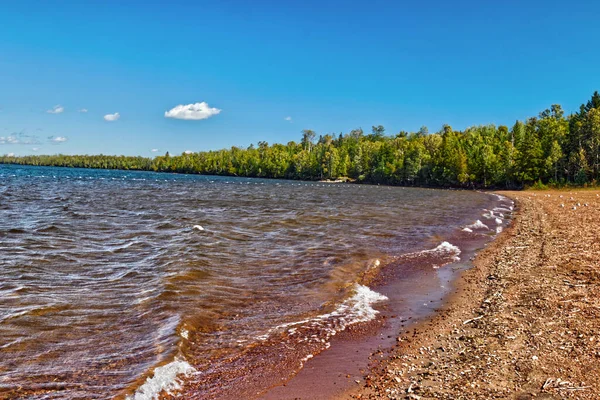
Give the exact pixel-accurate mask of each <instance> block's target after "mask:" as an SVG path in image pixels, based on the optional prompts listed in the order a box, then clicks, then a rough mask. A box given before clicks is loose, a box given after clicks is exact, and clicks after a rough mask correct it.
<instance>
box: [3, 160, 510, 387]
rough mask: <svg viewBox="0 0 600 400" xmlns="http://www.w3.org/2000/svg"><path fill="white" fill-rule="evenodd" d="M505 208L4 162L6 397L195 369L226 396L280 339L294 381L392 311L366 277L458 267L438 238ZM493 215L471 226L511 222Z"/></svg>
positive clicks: (417, 192)
mask: <svg viewBox="0 0 600 400" xmlns="http://www.w3.org/2000/svg"><path fill="white" fill-rule="evenodd" d="M491 202H492V198H491V197H490V196H489V195H486V194H482V193H476V192H469V191H444V190H428V189H408V188H397V187H383V186H364V185H348V184H326V183H306V182H294V181H276V180H260V179H244V178H226V177H209V176H197V175H174V174H157V173H149V172H126V171H105V170H85V169H71V168H48V167H43V168H42V167H22V166H0V276H1V277H2V279H1V281H0V397H6V398H18V397H23V398H32V399H38V398H39V399H42V398H44V399H47V398H61V399H79V398H81V399H83V398H86V399H91V398H114V397H119V396H120V397H124V396H126V395H130V396H131V397H134V398H135V397H136V396H137V398H150V397H151V396H153V395H154V393H157V392H160V390H162V389H164V388H166V389H174V388H175V386H176V378H177V377H178V378H179V379H183V381H184V382H186V383H187V384H190V385H195V387H196V388H197V390H199V392H198V393H200V394H199V396H200V397H199V398H203V397H207V398H208V397H211V396H212V397H219V396H218V395H219V393H221V392H220V390H222V386H223V385H227V384H230V385H233V384H236V383H239V382H241V381H244V380H248V379H251V378H249V377H251V376H252V373H253V371H259V370H260V368H259V365H258V364H260V363H261V362H263V361H261V360H264V359H265V358H269V357H273V354H271V355H269V354H268V351H267V353H265V352H262V353H261V352H259V351H258V350H257V349H260V348H261V346H263V344H264V343H265V342H269V341H270V342H273V341H275V342H277V343H280V344H281V345H282V346H283V345H285V348H288V349H290V351H289V354H286V355H285V356H283V355H281V354H283V353H285V351H283V352H281V348H283V347H281V346H279V347H273V346H271V347H270V348H272V349H275V348H277V349H278V350H277V352H278V354H280V355H281V357H282V361H281V365H282V366H286V368H288V369H289V371H288V370H286V369H285V368H283V369H282V370H281V371H283V372H281V371H280V372H281V374H283V375H285V374H288V375H289V374H290V373H293V372H294V370H296V371H297V369H299V368H300V366H301V365H303V363H304V362H306V360H307V359H302V358H301V357H300V355H303V354H305V353H306V354H308V353H309V352H312V353H315V352H318V351H320V350H323V349H324V348H326V347H327V346H328V339H329V338H330V337H331V335H332V334H335V332H336V331H339V330H342V329H344V328H345V327H346V326H347V325H349V324H353V323H359V322H361V321H366V320H369V319H372V318H373V317H374V316H375V314H376V309H377V304H381V303H385V298H383V297H382V296H379V295H378V294H377V293H375V292H373V291H371V290H369V288H367V287H366V286H363V285H360V283H361V282H362V281H361V279H362V276H363V273H364V272H365V271H367V270H369V269H372V268H379V266H381V265H385V264H386V263H389V262H390V261H392V260H394V259H396V258H397V257H398V256H399V255H402V254H414V253H415V252H419V251H421V250H427V249H434V248H438V251H439V252H438V253H431V254H430V255H431V256H432V257H434V258H436V259H437V260H441V261H440V262H439V264H440V265H442V264H444V263H446V262H451V261H456V258H458V257H457V254H455V253H453V250H452V248H451V247H450V248H448V247H444V246H442V247H441V248H440V247H438V246H439V245H440V244H441V243H442V242H443V241H444V240H445V238H448V237H451V236H452V235H453V234H456V232H457V231H461V229H462V228H463V227H465V226H467V225H469V224H473V223H474V222H475V220H477V219H481V218H482V217H481V213H482V210H483V209H485V208H486V207H487V208H491V206H490V205H491V204H492V203H491ZM507 211H508V210H507ZM496 214H499V212H498V211H496ZM489 217H490V218H488V219H489V221H488V220H485V219H484V220H483V222H484V223H485V224H487V227H489V228H487V229H486V228H481V227H479V228H477V227H475V228H473V229H471V230H472V231H473V230H474V232H471V233H472V234H473V235H477V234H479V235H488V234H489V233H490V232H493V230H494V229H495V226H496V222H495V219H494V218H495V217H496V216H495V215H494V214H492V215H490V216H489ZM492 217H493V218H492ZM498 225H499V226H500V225H501V223H498ZM195 226H196V227H195ZM194 227H195V228H194ZM478 229H479V231H478ZM420 254H423V253H420ZM442 261H443V262H442ZM378 296H379V297H378ZM312 353H311V354H312ZM157 366H158V367H161V368H162V369H159V370H157V371H158V372H157V373H156V374H155V375H156V379H154V380H152V377H153V374H152V371H153V369H154V368H156V367H157ZM286 371H287V372H286ZM159 375H160V376H159ZM147 378H150V381H149V382H148V383H147V384H146V385H144V382H145V380H146V379H147ZM136 390H137V393H136Z"/></svg>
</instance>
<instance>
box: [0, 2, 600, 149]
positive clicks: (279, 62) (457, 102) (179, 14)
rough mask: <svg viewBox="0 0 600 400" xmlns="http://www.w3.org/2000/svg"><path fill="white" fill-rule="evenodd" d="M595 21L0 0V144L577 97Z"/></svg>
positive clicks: (531, 5)
mask: <svg viewBox="0 0 600 400" xmlns="http://www.w3.org/2000/svg"><path fill="white" fill-rule="evenodd" d="M121 3H126V5H123V4H121ZM451 3H454V4H451ZM598 20H600V2H597V1H587V2H585V1H584V2H576V3H571V4H569V3H565V2H561V1H548V0H546V1H537V0H533V1H510V0H509V1H502V2H497V1H495V2H492V1H480V0H477V1H476V0H469V1H456V2H449V1H438V0H432V1H429V2H402V1H379V0H371V1H368V2H364V1H360V2H358V1H356V2H354V1H348V0H347V1H326V0H320V1H313V0H307V1H297V2H291V1H266V0H254V1H238V0H228V1H216V2H215V1H213V2H192V1H169V2H166V1H162V2H159V1H144V2H134V1H128V2H121V1H119V2H117V1H115V2H111V1H103V2H100V1H98V2H94V1H58V2H47V1H27V0H20V1H18V2H10V3H9V2H2V4H1V5H0V37H1V38H2V40H0V154H5V153H15V154H18V155H23V154H36V153H37V154H54V153H63V154H98V153H104V154H127V155H144V156H152V155H155V154H157V153H161V154H162V153H164V152H165V151H170V152H171V153H181V152H183V151H185V150H193V151H199V150H209V149H218V148H223V147H230V146H247V145H249V144H250V143H256V142H258V141H260V140H265V141H267V142H269V143H274V142H281V143H287V142H288V141H290V140H296V141H297V140H299V138H300V135H301V134H300V131H301V130H302V129H305V128H309V129H314V130H315V131H317V133H319V134H325V133H339V132H348V131H349V130H351V129H353V128H357V127H363V129H365V130H370V127H371V126H372V125H375V124H382V125H384V126H385V127H386V131H387V133H396V132H398V131H400V130H410V131H412V130H417V129H418V128H419V127H420V126H422V125H426V126H428V127H429V130H430V131H436V130H438V129H439V128H440V127H441V126H442V124H444V123H449V124H450V125H452V126H453V127H454V128H455V129H463V128H465V127H467V126H470V125H477V124H485V123H495V124H509V125H510V124H512V123H513V122H514V120H515V119H517V118H519V119H523V118H526V117H528V116H533V115H536V114H537V113H538V112H539V111H541V110H542V109H544V108H546V107H548V106H549V105H550V104H553V103H559V104H562V105H563V107H564V108H565V109H566V110H567V111H568V112H569V111H576V110H577V108H578V106H579V104H581V103H582V102H584V101H587V99H588V98H589V96H590V95H591V94H592V92H593V91H594V90H600V74H599V73H598V65H600V52H599V51H598V44H597V43H598V42H597V40H598V37H599V34H600V24H598ZM197 103H206V104H205V105H197V106H196V109H197V110H196V111H192V112H189V113H188V114H187V115H188V117H189V116H190V115H191V116H195V118H201V117H207V118H204V119H195V120H189V119H178V118H166V117H165V112H167V111H169V110H171V109H173V108H175V107H176V106H178V105H183V106H186V105H192V104H197ZM55 106H60V107H59V108H57V109H56V110H57V111H61V109H60V108H61V107H62V112H57V113H50V112H48V111H49V110H53V107H55ZM184 108H185V107H184ZM81 109H86V110H87V112H80V110H81ZM218 110H220V112H218ZM115 113H118V119H116V118H115V117H113V118H112V119H115V120H114V121H107V120H105V116H107V115H114V114H115ZM183 114H184V113H182V112H178V111H177V110H175V111H173V112H172V113H171V115H172V116H176V117H179V118H181V117H182V116H183ZM287 117H290V118H291V120H286V118H287ZM107 118H109V119H110V117H107ZM2 138H3V139H2ZM152 149H157V150H158V152H154V153H153V152H152V151H151V150H152Z"/></svg>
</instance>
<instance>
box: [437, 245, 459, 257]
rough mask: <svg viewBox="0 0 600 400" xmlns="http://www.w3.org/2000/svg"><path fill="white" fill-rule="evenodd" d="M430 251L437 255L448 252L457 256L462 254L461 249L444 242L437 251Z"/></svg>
mask: <svg viewBox="0 0 600 400" xmlns="http://www.w3.org/2000/svg"><path fill="white" fill-rule="evenodd" d="M430 251H433V252H436V253H439V252H448V253H456V255H458V254H460V249H459V248H458V247H457V246H455V245H453V244H451V243H448V242H442V243H441V244H440V245H439V246H438V247H436V248H435V249H433V250H430Z"/></svg>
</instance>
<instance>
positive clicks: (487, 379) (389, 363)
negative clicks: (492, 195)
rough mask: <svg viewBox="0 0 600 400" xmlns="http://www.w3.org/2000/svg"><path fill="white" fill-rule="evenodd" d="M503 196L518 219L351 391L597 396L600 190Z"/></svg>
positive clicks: (354, 394) (363, 395) (361, 394)
mask: <svg viewBox="0 0 600 400" xmlns="http://www.w3.org/2000/svg"><path fill="white" fill-rule="evenodd" d="M501 194H503V195H505V196H509V197H511V198H513V199H514V200H515V201H516V204H517V213H516V216H515V219H514V222H513V224H512V226H511V227H510V228H509V229H507V230H505V232H504V233H503V234H502V235H500V237H498V238H497V240H496V241H494V242H493V243H491V244H490V245H489V246H488V247H487V248H486V249H485V250H483V251H482V252H481V253H480V254H479V255H478V256H477V258H476V260H475V266H474V267H473V268H472V269H470V270H468V271H466V272H465V273H464V274H463V275H462V276H461V277H460V278H459V280H458V281H457V282H456V290H455V292H454V293H453V294H452V296H451V298H450V299H448V301H447V303H446V305H445V306H444V308H443V309H442V310H440V311H439V312H438V313H436V315H435V316H434V317H432V318H430V319H429V320H426V321H423V322H421V323H419V324H418V325H415V326H413V327H411V329H410V330H407V331H404V332H402V333H401V334H400V335H399V336H398V338H397V345H396V348H395V349H394V351H393V353H392V356H391V357H389V358H386V359H384V360H382V361H379V362H378V363H377V364H375V365H373V367H372V369H371V371H370V373H369V374H368V375H366V376H365V378H364V380H361V381H357V384H356V387H355V389H353V390H352V391H351V392H349V393H346V394H345V395H344V396H343V398H354V399H380V398H385V399H388V398H389V399H432V398H440V399H492V398H511V399H533V398H538V399H564V398H573V399H598V396H599V393H600V271H599V270H598V265H599V263H598V260H600V231H599V230H598V229H597V228H598V220H599V217H600V197H599V195H600V191H597V190H579V191H577V190H573V191H539V192H534V191H526V192H502V193H501ZM373 360H376V357H373Z"/></svg>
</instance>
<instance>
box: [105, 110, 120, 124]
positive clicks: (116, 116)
mask: <svg viewBox="0 0 600 400" xmlns="http://www.w3.org/2000/svg"><path fill="white" fill-rule="evenodd" d="M119 118H121V114H119V113H118V112H116V113H114V114H106V115H105V116H104V120H105V121H108V122H114V121H116V120H118V119H119Z"/></svg>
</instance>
